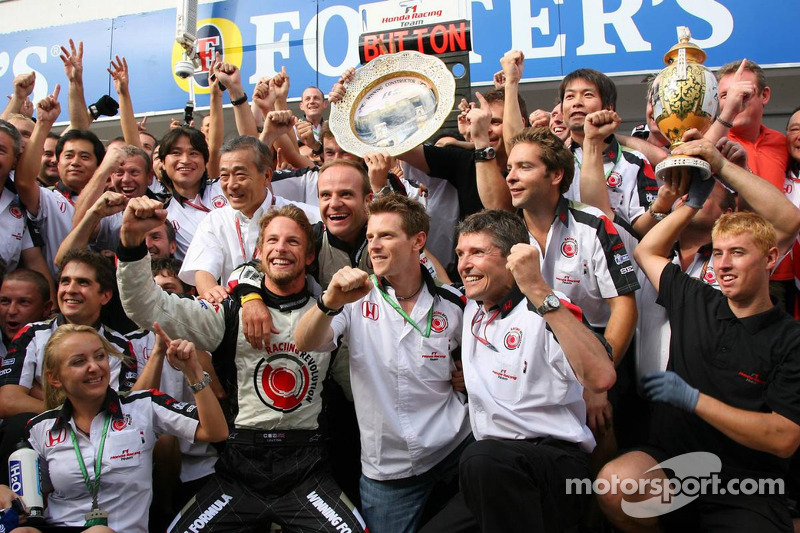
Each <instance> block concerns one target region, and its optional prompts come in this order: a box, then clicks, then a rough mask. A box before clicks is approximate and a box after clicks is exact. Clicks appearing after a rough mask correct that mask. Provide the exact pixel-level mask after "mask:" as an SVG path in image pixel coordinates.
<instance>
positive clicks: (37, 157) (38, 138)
mask: <svg viewBox="0 0 800 533" xmlns="http://www.w3.org/2000/svg"><path fill="white" fill-rule="evenodd" d="M60 92H61V86H60V85H56V88H55V89H54V90H53V94H51V95H50V96H48V97H47V98H45V99H44V100H42V101H41V102H39V105H38V106H37V111H36V116H37V121H36V126H34V128H33V133H32V134H31V138H30V140H29V141H28V145H27V146H26V147H25V150H24V151H23V152H22V156H21V157H20V160H19V162H18V163H17V169H16V171H15V173H14V185H16V187H17V194H19V199H20V200H21V201H22V203H23V204H24V205H25V208H26V209H27V210H28V212H29V213H30V214H31V215H33V216H37V215H38V214H39V182H38V181H37V180H36V175H37V174H38V173H39V168H40V167H41V164H42V153H43V152H44V141H45V139H47V134H48V133H50V130H51V129H52V127H53V123H55V121H56V120H57V119H58V115H60V114H61V104H59V103H58V95H59V93H60Z"/></svg>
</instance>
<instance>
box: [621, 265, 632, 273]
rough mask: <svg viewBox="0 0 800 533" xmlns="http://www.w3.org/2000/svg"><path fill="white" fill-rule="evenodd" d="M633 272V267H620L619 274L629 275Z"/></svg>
mask: <svg viewBox="0 0 800 533" xmlns="http://www.w3.org/2000/svg"><path fill="white" fill-rule="evenodd" d="M631 272H633V265H630V266H626V267H622V268H620V269H619V273H620V274H630V273H631Z"/></svg>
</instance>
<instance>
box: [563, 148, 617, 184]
mask: <svg viewBox="0 0 800 533" xmlns="http://www.w3.org/2000/svg"><path fill="white" fill-rule="evenodd" d="M572 157H574V158H575V162H576V163H577V164H578V170H582V169H583V164H581V162H580V160H578V156H577V155H575V154H574V153H573V154H572ZM620 159H622V147H621V146H620V147H619V150H617V159H616V160H614V166H613V167H611V168H609V169H608V172H606V173H605V179H606V182H608V177H609V176H610V175H611V173H612V172H614V169H615V168H617V165H618V164H619V160H620Z"/></svg>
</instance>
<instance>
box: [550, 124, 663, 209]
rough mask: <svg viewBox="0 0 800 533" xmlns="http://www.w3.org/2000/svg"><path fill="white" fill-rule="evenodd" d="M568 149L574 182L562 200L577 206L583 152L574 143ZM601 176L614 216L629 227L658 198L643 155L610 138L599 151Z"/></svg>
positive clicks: (579, 198) (579, 199) (652, 175)
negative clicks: (571, 154)
mask: <svg viewBox="0 0 800 533" xmlns="http://www.w3.org/2000/svg"><path fill="white" fill-rule="evenodd" d="M606 141H609V139H607V140H606ZM569 148H570V150H572V153H573V154H574V156H575V178H574V179H573V180H572V185H571V186H570V188H569V190H568V191H567V193H566V194H565V195H564V196H566V197H567V198H568V199H570V200H575V201H578V202H580V201H581V165H582V160H583V148H581V146H580V145H579V144H578V143H576V142H573V143H572V144H570V147H569ZM603 172H605V174H606V187H607V190H608V197H609V200H611V209H612V210H613V211H614V215H615V216H617V217H620V218H621V219H623V220H624V221H625V222H627V223H628V224H633V223H634V222H635V221H636V219H637V218H639V217H640V216H642V215H643V214H644V212H645V211H646V210H647V208H648V207H649V206H650V204H651V203H652V202H653V200H655V199H656V197H657V196H658V183H657V182H656V176H655V173H654V172H653V167H652V166H650V162H649V161H647V158H645V156H644V155H642V154H641V153H640V152H637V151H635V150H631V149H630V148H628V147H626V146H623V145H621V144H620V143H619V141H618V140H617V138H616V137H614V136H613V135H612V136H611V139H610V143H609V144H608V146H607V147H606V149H605V150H603Z"/></svg>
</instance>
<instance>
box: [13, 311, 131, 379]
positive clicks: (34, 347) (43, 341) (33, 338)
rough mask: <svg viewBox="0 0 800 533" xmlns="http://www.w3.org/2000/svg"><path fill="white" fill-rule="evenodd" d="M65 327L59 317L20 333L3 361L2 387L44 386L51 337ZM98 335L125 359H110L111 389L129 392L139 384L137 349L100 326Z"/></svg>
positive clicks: (125, 339) (116, 334) (113, 332)
mask: <svg viewBox="0 0 800 533" xmlns="http://www.w3.org/2000/svg"><path fill="white" fill-rule="evenodd" d="M62 324H66V320H65V319H64V317H63V315H56V316H54V317H53V318H50V319H48V320H45V321H43V322H34V323H33V324H28V325H27V326H25V327H24V328H22V329H21V330H19V333H17V335H16V337H14V339H13V340H12V341H11V347H10V348H9V349H8V353H7V354H6V357H5V359H4V360H3V369H2V370H0V386H3V385H20V386H22V387H25V388H27V389H31V388H32V387H33V384H34V382H38V383H40V384H43V383H44V380H43V378H42V369H43V368H44V366H43V365H44V348H45V346H46V345H47V341H48V340H50V336H51V335H52V334H53V332H54V331H55V330H56V329H58V327H59V326H61V325H62ZM97 332H98V333H99V334H100V335H102V336H103V337H105V339H106V340H107V341H109V342H110V343H111V345H112V346H113V347H114V348H116V349H117V351H118V352H119V353H120V354H122V355H123V357H124V359H122V358H119V357H111V358H110V359H109V362H110V365H111V378H110V383H111V387H113V388H114V389H115V390H121V391H129V390H131V388H132V387H133V385H134V383H136V378H137V377H138V372H137V369H136V360H135V350H136V349H135V348H134V346H133V344H131V342H130V341H129V340H128V339H127V338H125V336H123V335H121V334H120V333H117V332H116V331H114V330H113V329H111V328H109V327H106V326H103V325H102V324H99V325H97Z"/></svg>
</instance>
